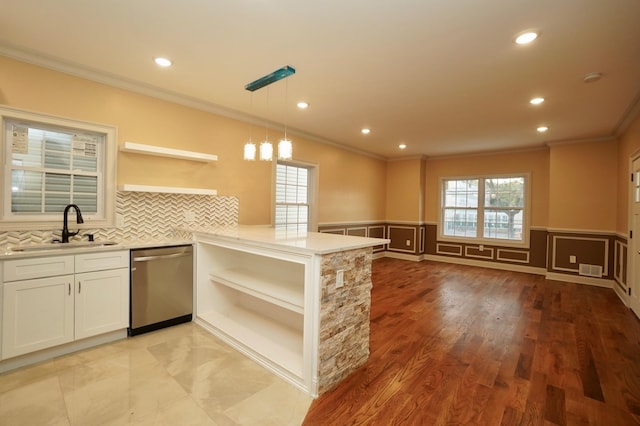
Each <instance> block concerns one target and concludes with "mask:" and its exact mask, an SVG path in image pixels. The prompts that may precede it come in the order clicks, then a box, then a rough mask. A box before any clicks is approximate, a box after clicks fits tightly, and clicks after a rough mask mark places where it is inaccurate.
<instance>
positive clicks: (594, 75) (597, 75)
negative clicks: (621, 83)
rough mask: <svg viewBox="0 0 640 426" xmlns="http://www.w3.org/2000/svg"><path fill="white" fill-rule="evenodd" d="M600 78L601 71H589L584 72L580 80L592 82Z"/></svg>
mask: <svg viewBox="0 0 640 426" xmlns="http://www.w3.org/2000/svg"><path fill="white" fill-rule="evenodd" d="M601 78H602V73H599V72H590V73H589V74H586V75H585V76H584V77H583V79H582V81H584V82H585V83H593V82H594V81H598V80H600V79H601Z"/></svg>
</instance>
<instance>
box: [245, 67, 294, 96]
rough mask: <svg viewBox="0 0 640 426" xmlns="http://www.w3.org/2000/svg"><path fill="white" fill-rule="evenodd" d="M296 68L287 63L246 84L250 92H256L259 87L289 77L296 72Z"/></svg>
mask: <svg viewBox="0 0 640 426" xmlns="http://www.w3.org/2000/svg"><path fill="white" fill-rule="evenodd" d="M295 72H296V69H295V68H293V67H291V66H289V65H285V66H284V67H282V68H280V69H277V70H275V71H274V72H272V73H271V74H267V75H265V76H264V77H260V78H259V79H257V80H256V81H252V82H251V83H249V84H247V85H246V86H244V88H245V89H247V90H248V91H250V92H255V91H256V90H258V89H262V88H263V87H264V86H268V85H270V84H271V83H275V82H276V81H278V80H282V79H283V78H286V77H289V76H290V75H292V74H295Z"/></svg>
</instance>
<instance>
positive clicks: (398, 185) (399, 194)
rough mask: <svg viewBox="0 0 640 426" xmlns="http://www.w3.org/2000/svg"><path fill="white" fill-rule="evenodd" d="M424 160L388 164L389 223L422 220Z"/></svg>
mask: <svg viewBox="0 0 640 426" xmlns="http://www.w3.org/2000/svg"><path fill="white" fill-rule="evenodd" d="M423 169H424V160H422V159H419V158H414V159H408V160H397V161H390V162H389V163H388V164H387V182H386V185H387V209H386V218H387V220H388V221H391V222H394V221H411V222H419V221H421V220H422V210H423V195H422V191H423V183H422V181H423V179H424V176H423V173H422V171H423Z"/></svg>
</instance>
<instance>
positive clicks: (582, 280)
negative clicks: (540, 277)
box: [546, 272, 615, 289]
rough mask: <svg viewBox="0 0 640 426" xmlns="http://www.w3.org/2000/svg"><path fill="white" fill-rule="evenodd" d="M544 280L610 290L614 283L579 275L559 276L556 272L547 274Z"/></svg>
mask: <svg viewBox="0 0 640 426" xmlns="http://www.w3.org/2000/svg"><path fill="white" fill-rule="evenodd" d="M546 278H547V279H548V280H555V281H564V282H568V283H576V284H586V285H592V286H596V287H605V288H611V289H612V288H613V286H614V285H615V281H613V280H608V279H603V278H592V277H583V276H579V275H569V274H559V273H557V272H547V274H546Z"/></svg>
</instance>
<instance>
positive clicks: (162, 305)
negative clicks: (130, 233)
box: [129, 245, 193, 336]
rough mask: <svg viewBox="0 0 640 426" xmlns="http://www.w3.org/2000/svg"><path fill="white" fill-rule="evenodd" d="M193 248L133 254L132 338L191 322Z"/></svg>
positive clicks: (186, 247)
mask: <svg viewBox="0 0 640 426" xmlns="http://www.w3.org/2000/svg"><path fill="white" fill-rule="evenodd" d="M192 314H193V246H191V245H182V246H171V247H154V248H145V249H134V250H131V311H130V318H129V319H130V323H129V324H130V326H129V335H130V336H135V335H137V334H141V333H146V332H149V331H152V330H157V329H159V328H163V327H169V326H171V325H175V324H180V323H183V322H189V321H191V317H192Z"/></svg>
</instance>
